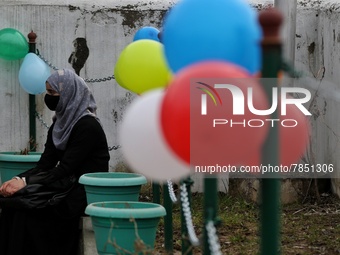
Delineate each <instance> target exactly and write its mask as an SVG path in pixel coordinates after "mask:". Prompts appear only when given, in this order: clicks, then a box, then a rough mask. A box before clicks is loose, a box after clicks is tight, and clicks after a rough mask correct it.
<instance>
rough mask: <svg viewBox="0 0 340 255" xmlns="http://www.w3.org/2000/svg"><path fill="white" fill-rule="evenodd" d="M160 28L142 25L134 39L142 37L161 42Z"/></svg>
mask: <svg viewBox="0 0 340 255" xmlns="http://www.w3.org/2000/svg"><path fill="white" fill-rule="evenodd" d="M158 34H159V30H158V29H157V28H154V27H142V28H141V29H139V30H138V31H137V33H136V34H135V36H134V37H133V41H137V40H141V39H150V40H154V41H157V42H159V38H158Z"/></svg>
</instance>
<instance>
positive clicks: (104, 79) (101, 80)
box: [37, 50, 115, 83]
mask: <svg viewBox="0 0 340 255" xmlns="http://www.w3.org/2000/svg"><path fill="white" fill-rule="evenodd" d="M37 56H38V57H39V58H40V59H41V60H42V61H44V62H45V63H46V64H47V65H48V66H49V67H50V68H52V69H53V70H58V69H59V68H58V67H56V66H54V65H53V64H52V63H51V62H49V61H48V60H47V59H46V58H44V57H43V56H42V55H41V54H40V52H39V50H37ZM113 79H115V76H114V75H111V76H108V77H104V78H95V79H84V81H85V82H88V83H98V82H105V81H110V80H113Z"/></svg>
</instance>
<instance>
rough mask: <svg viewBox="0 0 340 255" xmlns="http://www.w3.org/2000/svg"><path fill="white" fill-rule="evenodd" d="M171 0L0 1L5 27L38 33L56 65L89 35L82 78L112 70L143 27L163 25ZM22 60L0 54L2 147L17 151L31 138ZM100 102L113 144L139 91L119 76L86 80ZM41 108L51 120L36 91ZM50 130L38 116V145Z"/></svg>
mask: <svg viewBox="0 0 340 255" xmlns="http://www.w3.org/2000/svg"><path fill="white" fill-rule="evenodd" d="M169 6H170V3H169V2H166V1H152V3H151V2H150V1H126V0H124V1H100V3H99V4H95V3H94V2H90V1H51V0H47V1H45V0H44V1H37V0H31V1H0V24H1V27H0V29H2V28H6V27H10V28H14V29H17V30H19V31H20V32H22V33H23V34H24V35H25V36H26V35H27V34H28V33H29V32H30V31H31V30H34V32H35V33H36V34H37V36H38V38H37V45H36V47H37V49H38V50H39V52H40V54H41V55H43V56H44V57H45V58H46V59H47V60H48V61H49V62H51V63H52V64H53V65H54V66H56V67H58V68H72V67H71V65H70V64H69V63H68V58H69V56H70V55H71V53H72V52H73V50H74V48H73V41H74V40H75V39H76V38H78V37H80V38H86V40H87V45H88V48H89V51H90V54H89V57H88V59H87V61H86V64H85V67H84V68H83V69H82V70H81V71H80V76H82V77H83V78H103V77H108V76H112V75H113V69H114V65H115V63H116V61H117V59H118V56H119V54H120V52H121V51H122V50H123V49H124V47H125V46H126V45H128V44H129V43H130V42H132V39H133V36H134V34H135V32H136V31H137V30H138V29H139V28H141V27H143V26H154V27H160V26H161V22H162V19H163V15H164V13H165V11H166V10H167V9H168V8H169ZM21 62H22V60H16V61H7V60H3V59H0V77H1V79H0V106H1V108H2V110H1V111H0V119H1V121H0V151H17V150H20V149H22V148H25V147H26V146H27V143H28V140H29V122H28V94H27V93H26V92H25V91H24V90H23V89H22V88H21V86H20V84H19V82H18V73H19V68H20V64H21ZM88 85H89V86H90V88H91V90H92V92H93V94H94V97H95V99H96V101H97V104H98V115H99V117H100V119H101V121H102V123H103V126H104V129H105V131H106V134H107V138H108V142H109V146H113V145H117V144H118V141H117V125H118V124H119V122H120V121H121V119H122V115H123V112H124V110H125V108H126V106H127V105H128V104H129V103H130V102H131V100H132V99H133V98H134V96H135V95H133V94H132V93H130V92H129V91H127V90H125V89H123V88H121V87H120V86H119V85H117V83H116V82H115V80H111V81H107V82H100V83H93V84H91V83H88ZM36 103H37V112H38V113H39V114H40V115H42V118H43V119H44V121H45V122H47V123H48V124H51V112H50V111H49V110H48V109H46V107H45V106H44V103H43V95H37V96H36ZM46 132H47V129H46V128H45V127H44V126H43V125H41V123H40V122H39V121H37V143H38V150H39V151H41V150H42V149H43V145H44V141H45V137H46ZM121 160H122V157H121V152H120V150H116V151H112V152H111V162H110V165H111V167H112V168H114V167H115V166H116V165H117V164H118V163H119V162H121Z"/></svg>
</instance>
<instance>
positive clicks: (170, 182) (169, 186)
mask: <svg viewBox="0 0 340 255" xmlns="http://www.w3.org/2000/svg"><path fill="white" fill-rule="evenodd" d="M167 182H168V189H169V195H170V198H171V201H172V202H173V203H176V202H177V197H176V194H175V192H174V187H173V186H172V181H171V180H167Z"/></svg>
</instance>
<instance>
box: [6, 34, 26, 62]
mask: <svg viewBox="0 0 340 255" xmlns="http://www.w3.org/2000/svg"><path fill="white" fill-rule="evenodd" d="M27 53H28V42H27V40H26V39H25V37H24V36H23V35H22V34H21V33H20V32H19V31H18V30H15V29H13V28H4V29H1V30H0V57H1V58H3V59H6V60H16V59H21V58H23V57H25V55H26V54H27Z"/></svg>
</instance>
